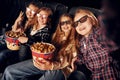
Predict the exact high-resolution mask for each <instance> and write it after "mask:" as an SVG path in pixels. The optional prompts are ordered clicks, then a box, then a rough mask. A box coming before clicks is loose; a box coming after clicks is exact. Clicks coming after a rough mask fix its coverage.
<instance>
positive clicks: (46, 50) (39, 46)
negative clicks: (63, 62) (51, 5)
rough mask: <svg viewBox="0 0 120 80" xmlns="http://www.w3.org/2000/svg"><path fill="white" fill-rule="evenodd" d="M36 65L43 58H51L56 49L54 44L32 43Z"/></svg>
mask: <svg viewBox="0 0 120 80" xmlns="http://www.w3.org/2000/svg"><path fill="white" fill-rule="evenodd" d="M31 51H32V56H33V64H34V66H36V67H37V66H38V64H39V63H40V62H41V63H42V61H41V60H42V59H46V60H51V59H52V57H53V53H54V51H55V47H54V45H52V44H50V43H44V42H37V43H34V44H33V45H31Z"/></svg>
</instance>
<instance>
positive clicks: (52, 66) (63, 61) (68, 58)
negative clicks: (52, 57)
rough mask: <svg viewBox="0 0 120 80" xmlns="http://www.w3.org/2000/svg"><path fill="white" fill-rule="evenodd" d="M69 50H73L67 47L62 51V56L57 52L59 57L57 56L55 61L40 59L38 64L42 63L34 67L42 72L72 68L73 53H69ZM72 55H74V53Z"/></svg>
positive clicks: (71, 47)
mask: <svg viewBox="0 0 120 80" xmlns="http://www.w3.org/2000/svg"><path fill="white" fill-rule="evenodd" d="M68 49H69V51H68ZM70 49H71V50H73V46H72V45H70V46H68V47H67V48H66V49H63V50H65V51H64V54H63V53H61V52H62V50H61V51H60V52H59V54H60V55H58V57H57V60H56V61H48V60H44V59H41V60H40V62H41V61H42V63H40V62H38V63H39V64H37V66H36V67H37V68H39V69H42V70H57V69H63V68H65V67H67V66H71V67H72V68H73V67H74V66H73V62H74V59H73V53H71V51H70ZM72 52H73V51H72ZM74 54H76V53H75V52H74ZM72 59H73V60H72Z"/></svg>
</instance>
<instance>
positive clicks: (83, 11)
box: [75, 9, 100, 48]
mask: <svg viewBox="0 0 120 80" xmlns="http://www.w3.org/2000/svg"><path fill="white" fill-rule="evenodd" d="M80 13H85V15H87V16H89V17H90V18H91V20H92V23H93V28H98V27H99V26H100V25H99V22H98V19H97V18H96V16H95V15H94V14H93V13H92V12H91V11H89V10H87V9H77V10H76V12H75V16H76V15H77V14H80ZM75 33H76V35H75V39H76V40H75V41H76V45H77V48H79V46H80V43H79V40H80V39H81V38H82V36H81V35H79V34H78V33H77V32H76V31H75Z"/></svg>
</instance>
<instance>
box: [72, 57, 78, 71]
mask: <svg viewBox="0 0 120 80" xmlns="http://www.w3.org/2000/svg"><path fill="white" fill-rule="evenodd" d="M76 60H77V57H74V58H73V59H72V62H71V67H72V69H73V70H75V69H76V66H75V64H74V63H75V61H76Z"/></svg>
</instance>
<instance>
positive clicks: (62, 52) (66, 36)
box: [2, 14, 83, 80]
mask: <svg viewBox="0 0 120 80" xmlns="http://www.w3.org/2000/svg"><path fill="white" fill-rule="evenodd" d="M72 24H73V20H72V18H71V17H70V15H68V14H63V15H62V16H61V18H60V20H59V24H58V26H57V29H56V31H55V33H54V35H53V38H52V43H53V44H54V45H55V47H56V49H57V50H56V52H55V55H54V57H53V60H51V61H49V60H45V59H43V60H42V61H44V63H40V62H38V63H39V64H38V65H36V67H35V66H34V65H33V63H32V61H31V60H28V61H24V62H21V63H18V64H15V65H11V66H9V67H8V68H6V70H5V72H4V74H3V77H2V80H6V79H9V80H16V79H23V78H25V77H29V76H31V75H38V74H39V75H40V76H41V77H40V78H39V80H65V78H67V77H68V76H69V75H70V73H71V72H73V70H74V66H73V62H74V60H72V59H73V57H75V56H76V55H77V54H76V48H75V40H74V28H73V26H72ZM23 64H24V65H23ZM21 65H23V66H21ZM19 66H21V67H19ZM19 71H20V73H18V72H19ZM16 73H17V74H16ZM82 80H83V79H82Z"/></svg>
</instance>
